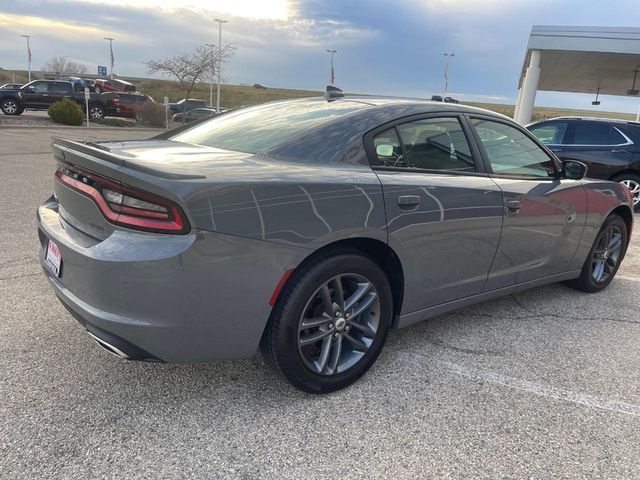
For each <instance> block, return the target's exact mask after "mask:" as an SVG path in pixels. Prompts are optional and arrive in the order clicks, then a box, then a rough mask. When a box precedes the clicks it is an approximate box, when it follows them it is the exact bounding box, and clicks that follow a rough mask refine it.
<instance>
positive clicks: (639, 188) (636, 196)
mask: <svg viewBox="0 0 640 480" xmlns="http://www.w3.org/2000/svg"><path fill="white" fill-rule="evenodd" d="M620 183H621V184H622V185H624V186H625V187H627V188H628V189H629V191H630V192H631V196H632V197H633V205H634V206H637V205H638V204H640V182H637V181H635V180H631V179H627V180H621V181H620Z"/></svg>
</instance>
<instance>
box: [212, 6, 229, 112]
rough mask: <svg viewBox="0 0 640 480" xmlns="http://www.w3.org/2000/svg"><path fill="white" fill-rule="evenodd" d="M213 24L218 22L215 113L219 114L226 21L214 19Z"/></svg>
mask: <svg viewBox="0 0 640 480" xmlns="http://www.w3.org/2000/svg"><path fill="white" fill-rule="evenodd" d="M214 21H215V22H218V96H217V99H216V112H217V113H220V72H221V71H222V24H223V23H227V20H222V19H220V18H215V19H214Z"/></svg>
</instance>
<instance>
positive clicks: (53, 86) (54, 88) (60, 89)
mask: <svg viewBox="0 0 640 480" xmlns="http://www.w3.org/2000/svg"><path fill="white" fill-rule="evenodd" d="M69 85H70V84H69V83H62V82H51V83H49V88H48V92H49V93H68V92H69Z"/></svg>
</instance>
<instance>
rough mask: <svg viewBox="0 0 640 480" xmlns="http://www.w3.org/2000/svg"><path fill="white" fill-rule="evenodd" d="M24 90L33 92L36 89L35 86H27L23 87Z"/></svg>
mask: <svg viewBox="0 0 640 480" xmlns="http://www.w3.org/2000/svg"><path fill="white" fill-rule="evenodd" d="M25 90H26V91H27V93H34V92H35V91H36V87H27V88H25Z"/></svg>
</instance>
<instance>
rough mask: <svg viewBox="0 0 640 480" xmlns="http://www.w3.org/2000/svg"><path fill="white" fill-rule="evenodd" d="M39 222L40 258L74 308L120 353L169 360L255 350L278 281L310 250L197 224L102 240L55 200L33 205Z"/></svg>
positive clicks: (118, 232)
mask: <svg viewBox="0 0 640 480" xmlns="http://www.w3.org/2000/svg"><path fill="white" fill-rule="evenodd" d="M38 230H39V236H40V243H41V246H42V248H41V252H40V261H41V264H42V266H43V269H44V271H45V274H46V276H47V278H48V280H49V283H50V284H51V286H52V287H53V289H54V291H55V293H56V295H57V296H58V298H59V299H60V301H61V302H62V303H63V304H64V306H65V307H66V308H67V309H68V310H69V311H70V312H71V313H72V315H73V316H74V317H75V318H76V319H78V320H79V321H80V323H82V324H83V325H84V326H85V327H86V328H87V330H88V331H89V332H90V333H92V334H93V335H94V336H95V337H98V339H100V340H103V341H104V342H105V343H107V344H109V345H112V346H114V347H115V348H116V349H117V350H120V351H121V352H123V353H124V354H125V356H126V357H129V358H132V359H145V360H161V361H167V362H191V361H207V360H214V359H232V358H243V357H247V356H250V355H252V354H253V353H255V351H256V350H257V347H258V344H259V342H260V338H261V336H262V333H263V331H264V328H265V326H266V323H267V320H268V317H269V314H270V311H271V306H270V305H269V299H270V297H271V295H272V293H273V290H274V287H275V285H276V284H277V283H278V281H279V280H280V278H281V276H282V275H283V274H284V272H286V271H287V270H288V269H290V268H292V267H294V266H295V265H297V264H298V263H299V261H300V260H301V259H302V258H303V257H304V256H305V255H306V253H307V251H306V250H304V249H300V248H297V247H289V246H283V245H280V244H275V243H271V242H264V241H257V240H252V239H247V238H243V237H237V236H229V235H222V234H218V233H212V232H206V231H197V230H196V231H192V232H191V233H189V234H188V235H162V234H152V233H143V232H136V231H132V230H127V229H123V228H116V229H115V230H114V231H113V232H112V233H111V235H109V237H108V238H106V239H105V240H102V241H100V240H96V239H94V238H92V237H89V236H87V235H85V234H84V233H82V232H81V231H79V230H77V229H75V228H74V227H73V226H71V225H70V224H68V223H67V222H65V220H64V218H62V216H61V215H60V214H59V211H58V204H57V202H56V201H55V199H53V198H52V199H50V200H49V201H47V202H46V203H45V204H44V205H42V206H41V207H40V208H39V209H38ZM49 240H53V241H54V242H55V243H56V245H57V246H58V247H59V249H60V252H61V255H62V265H61V273H60V277H59V278H58V277H56V276H55V275H54V274H53V273H52V272H51V270H50V269H49V268H48V267H47V265H46V264H45V251H46V247H47V244H48V241H49ZM103 346H104V345H103Z"/></svg>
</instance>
